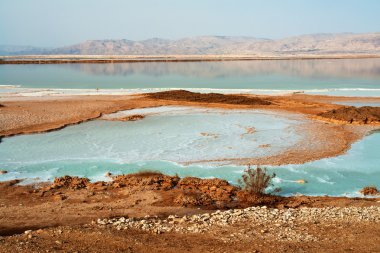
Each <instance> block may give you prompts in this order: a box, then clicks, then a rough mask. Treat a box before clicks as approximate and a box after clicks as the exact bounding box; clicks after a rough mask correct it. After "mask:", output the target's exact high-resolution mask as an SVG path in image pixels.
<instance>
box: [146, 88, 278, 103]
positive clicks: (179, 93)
mask: <svg viewBox="0 0 380 253" xmlns="http://www.w3.org/2000/svg"><path fill="white" fill-rule="evenodd" d="M146 96H148V97H149V98H154V99H163V100H174V101H187V102H202V103H221V104H235V105H270V104H272V103H271V102H270V101H267V100H265V99H262V98H258V97H246V96H242V95H224V94H220V93H197V92H191V91H187V90H172V91H162V92H156V93H148V94H146Z"/></svg>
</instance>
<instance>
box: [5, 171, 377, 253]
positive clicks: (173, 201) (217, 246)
mask: <svg viewBox="0 0 380 253" xmlns="http://www.w3.org/2000/svg"><path fill="white" fill-rule="evenodd" d="M114 179H115V180H114V181H111V182H95V183H90V182H89V181H88V180H87V179H83V178H76V177H68V176H66V177H63V178H59V179H56V180H55V181H54V183H53V184H52V185H48V184H42V185H39V186H32V185H27V186H19V185H17V183H18V181H11V182H3V183H0V191H1V195H0V252H120V251H123V252H151V251H152V249H153V248H154V249H155V251H156V252H182V251H188V252H206V251H208V252H221V251H227V252H300V251H307V252H321V251H323V252H336V249H340V250H342V251H346V250H347V251H350V252H375V251H378V250H380V248H379V245H380V244H379V243H380V238H379V237H378V236H375V235H378V234H380V228H379V226H378V225H377V224H371V223H368V222H361V223H344V222H338V223H336V224H319V223H318V224H304V225H301V227H298V228H297V229H300V231H302V230H307V231H308V233H309V234H315V235H319V236H320V235H321V234H323V235H324V238H325V239H324V240H322V241H318V242H302V243H298V242H286V241H276V240H273V239H270V238H266V237H265V236H264V237H263V238H262V239H253V238H246V239H244V240H240V241H239V243H236V242H234V243H231V242H226V241H225V238H227V237H229V235H231V234H232V233H235V232H239V231H241V230H242V229H247V228H248V227H251V226H254V224H240V225H239V224H236V225H232V226H228V227H226V228H221V229H219V230H214V231H211V232H210V233H206V234H179V233H164V234H159V235H157V234H152V233H149V232H143V231H136V230H126V231H117V230H116V229H111V228H99V227H97V226H95V225H88V224H90V223H91V221H93V220H95V219H97V218H103V217H118V216H129V217H144V216H145V215H158V216H161V217H167V216H168V215H169V214H177V215H191V214H196V213H204V212H209V211H210V210H213V209H215V208H220V203H221V202H223V203H225V204H228V205H232V204H233V205H234V206H235V207H239V206H247V205H262V204H265V205H267V206H269V207H277V208H289V207H291V208H300V207H305V206H307V207H326V206H339V207H348V206H361V207H364V206H380V199H360V198H355V199H353V198H343V197H342V198H334V197H306V196H298V197H276V196H262V197H260V198H254V199H252V198H251V199H250V200H249V201H247V199H245V198H242V196H246V197H247V194H245V193H244V192H243V191H241V190H240V189H239V188H238V187H235V186H231V185H229V184H228V182H226V181H224V180H219V179H204V180H202V179H198V178H183V179H180V178H178V177H177V176H167V175H162V174H160V173H152V172H145V173H139V174H131V175H121V176H117V177H115V178H114ZM189 196H190V198H192V197H193V196H195V199H196V200H197V201H195V202H194V201H192V202H189V201H188V198H189ZM231 196H237V198H238V201H235V200H234V199H235V197H233V198H232V197H231ZM217 203H219V204H217ZM228 205H225V206H224V207H225V208H227V207H228ZM185 206H187V207H185ZM28 229H32V230H34V232H33V235H28V234H24V233H23V232H24V231H26V230H28ZM255 229H256V230H257V229H258V231H260V229H265V228H261V227H258V228H255ZM337 234H339V236H336V235H337ZM359 238H360V239H359Z"/></svg>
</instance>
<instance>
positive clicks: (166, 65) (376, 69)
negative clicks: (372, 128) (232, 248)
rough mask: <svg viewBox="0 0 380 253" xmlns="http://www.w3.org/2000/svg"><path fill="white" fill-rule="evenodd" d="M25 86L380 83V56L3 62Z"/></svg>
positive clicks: (0, 70)
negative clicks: (259, 59)
mask: <svg viewBox="0 0 380 253" xmlns="http://www.w3.org/2000/svg"><path fill="white" fill-rule="evenodd" d="M0 85H20V86H21V87H25V88H76V89H83V88H90V89H95V88H102V89H120V88H124V89H130V88H214V89H219V88H220V89H279V90H292V89H296V90H307V89H329V88H364V89H379V88H380V59H355V60H353V59H343V60H327V59H326V60H261V61H224V62H150V63H146V62H145V63H115V64H55V65H54V64H50V65H49V64H47V65H0Z"/></svg>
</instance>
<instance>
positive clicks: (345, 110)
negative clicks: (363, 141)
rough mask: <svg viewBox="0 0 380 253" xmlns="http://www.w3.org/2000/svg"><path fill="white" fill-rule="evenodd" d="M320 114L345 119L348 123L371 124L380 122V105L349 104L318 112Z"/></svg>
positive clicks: (330, 117) (335, 118)
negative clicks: (360, 105) (358, 105)
mask: <svg viewBox="0 0 380 253" xmlns="http://www.w3.org/2000/svg"><path fill="white" fill-rule="evenodd" d="M318 116H320V117H323V118H327V119H332V120H339V121H345V122H348V123H359V124H371V123H377V124H378V123H380V107H371V106H363V107H353V106H347V107H342V108H339V109H334V110H330V111H327V112H323V113H320V114H318Z"/></svg>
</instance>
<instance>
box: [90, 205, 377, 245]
mask: <svg viewBox="0 0 380 253" xmlns="http://www.w3.org/2000/svg"><path fill="white" fill-rule="evenodd" d="M363 220H364V221H368V222H375V223H380V207H375V206H372V207H344V208H340V207H324V208H298V209H293V208H289V209H272V208H267V207H266V206H264V207H249V208H245V209H230V210H227V211H220V210H218V211H215V212H213V213H205V214H197V215H192V216H183V217H179V216H176V215H170V216H168V217H167V218H166V219H165V218H164V219H160V218H157V217H146V218H144V219H136V218H127V217H121V218H113V219H98V220H97V222H96V223H97V224H98V225H99V226H110V227H114V228H116V229H117V230H124V229H140V230H143V231H149V232H152V233H155V234H161V233H165V232H179V233H205V232H208V231H210V230H213V229H220V228H223V227H226V226H227V228H226V229H228V226H231V225H233V224H236V223H238V224H247V223H249V224H253V226H254V230H252V228H249V230H247V231H242V232H241V233H233V234H230V238H229V239H228V240H241V239H242V238H244V236H247V233H251V234H252V235H253V234H254V236H255V237H256V236H260V237H269V238H272V239H276V240H279V241H294V242H305V241H316V240H318V238H317V237H315V236H313V235H311V234H309V233H308V232H307V229H306V230H305V228H302V229H297V227H298V226H299V225H301V224H305V223H307V224H319V223H323V224H332V223H334V222H338V221H339V222H348V223H355V222H360V221H363ZM243 228H244V226H243ZM322 236H323V235H322Z"/></svg>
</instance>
